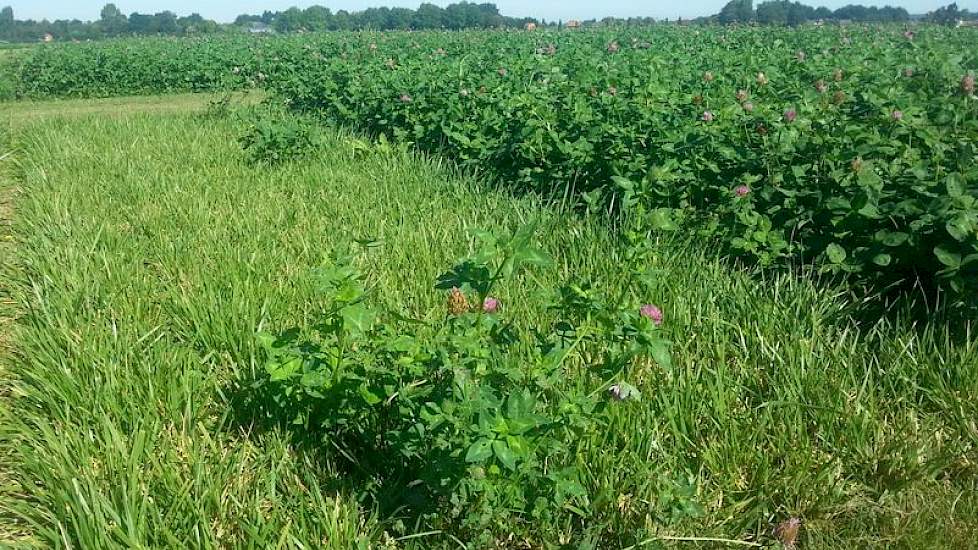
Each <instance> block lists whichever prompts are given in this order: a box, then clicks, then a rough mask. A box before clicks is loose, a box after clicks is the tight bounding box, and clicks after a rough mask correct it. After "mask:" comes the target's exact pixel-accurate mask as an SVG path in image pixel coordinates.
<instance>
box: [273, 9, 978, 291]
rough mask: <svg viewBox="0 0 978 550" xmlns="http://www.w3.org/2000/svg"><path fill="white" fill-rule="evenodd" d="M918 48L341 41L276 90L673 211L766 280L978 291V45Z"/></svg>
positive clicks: (558, 39) (538, 176)
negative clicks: (966, 84) (977, 84)
mask: <svg viewBox="0 0 978 550" xmlns="http://www.w3.org/2000/svg"><path fill="white" fill-rule="evenodd" d="M919 34H920V36H917V37H916V38H913V39H908V38H907V37H905V36H904V35H903V32H902V30H898V29H895V28H885V27H883V28H875V29H869V30H867V31H866V32H861V33H859V34H858V35H849V34H848V32H847V31H846V30H844V29H817V30H808V31H802V32H794V31H792V32H791V33H787V32H784V31H774V30H769V29H763V30H762V29H755V28H745V29H735V30H709V31H705V30H704V31H699V32H698V33H696V34H694V33H691V32H688V31H686V30H683V29H670V28H667V27H662V28H660V29H657V31H656V33H655V34H648V33H646V32H644V31H602V32H599V33H561V34H552V35H550V34H540V35H533V36H523V35H519V36H513V35H503V34H498V33H493V34H466V35H464V36H458V37H456V36H452V35H441V34H434V35H427V36H426V37H425V38H424V39H423V40H421V41H422V42H424V43H425V47H422V48H415V47H412V46H411V44H412V42H413V43H415V44H417V43H419V42H418V41H419V38H418V37H417V36H415V35H411V36H408V35H388V36H377V37H375V38H371V37H363V38H361V37H357V38H352V37H350V38H344V39H337V40H325V41H320V42H313V43H311V44H309V45H310V47H311V49H310V50H307V51H306V52H302V53H300V54H298V55H294V56H292V58H291V59H290V60H288V61H285V62H284V65H285V66H288V67H289V69H288V73H287V74H283V75H280V76H281V77H276V78H272V79H271V81H270V88H271V89H272V90H273V91H274V92H275V93H277V94H279V95H280V96H281V97H282V98H283V99H284V101H285V102H286V103H287V104H289V105H290V106H291V107H293V108H294V109H297V110H301V111H309V112H314V113H317V114H319V115H320V116H322V117H324V118H325V119H327V120H330V121H334V122H338V123H341V124H347V125H351V126H354V127H356V128H359V129H363V130H367V131H369V132H373V133H376V134H383V135H387V136H389V137H392V138H396V139H397V140H400V141H402V142H407V143H412V144H415V145H416V146H418V147H420V148H422V149H425V150H432V151H440V152H444V153H447V154H449V155H451V156H452V157H454V158H455V159H456V160H457V161H458V162H460V163H461V164H462V165H464V166H468V167H472V168H475V169H481V170H485V171H488V172H491V173H494V174H495V175H497V176H498V177H499V178H500V179H502V180H504V181H508V182H512V183H513V184H514V185H516V186H518V187H520V188H523V189H532V190H537V191H541V192H552V191H554V190H557V191H558V192H559V193H561V194H566V193H567V192H568V191H576V192H577V193H579V194H580V195H579V196H581V197H582V199H583V201H584V202H586V203H588V204H591V205H595V206H600V205H604V206H605V207H607V208H608V209H610V210H612V211H619V212H622V211H627V210H630V209H633V208H635V207H636V205H637V204H642V205H643V208H644V209H645V211H646V212H652V211H657V212H667V211H671V212H672V214H673V215H674V216H675V217H676V218H677V219H683V220H687V221H688V222H691V223H692V224H693V226H694V227H696V230H697V231H699V232H700V233H701V234H703V235H704V236H705V237H709V238H718V239H719V240H720V241H721V242H724V243H726V245H727V249H728V250H729V251H730V252H732V253H734V254H738V255H743V256H745V257H748V258H752V259H755V260H757V261H759V262H760V263H761V264H763V265H772V264H777V263H784V262H790V263H795V262H797V261H798V260H799V259H800V258H801V259H804V260H805V261H808V262H814V263H816V264H817V265H818V266H819V268H820V269H822V270H824V271H828V272H833V273H840V274H847V275H848V276H850V277H852V278H854V279H857V280H859V281H861V282H864V283H866V284H869V285H876V286H878V287H885V286H887V285H889V284H891V283H893V282H894V281H904V282H906V281H914V280H917V279H922V280H923V281H924V282H925V284H926V285H928V286H945V287H949V288H953V289H956V290H964V288H966V287H968V286H969V285H971V284H972V283H973V282H974V281H975V280H976V277H975V274H976V272H978V231H976V230H975V228H976V225H975V223H976V222H975V220H976V219H978V218H976V216H978V212H976V210H975V208H976V206H975V205H976V200H978V183H976V182H978V171H976V170H978V168H976V163H975V162H974V159H975V151H976V150H978V138H976V136H978V106H976V103H975V100H974V98H973V96H971V95H970V94H968V93H963V92H962V89H963V84H962V85H961V86H960V87H959V85H958V83H959V82H961V81H962V78H963V77H964V76H965V75H967V74H968V73H969V71H974V69H975V60H974V59H973V58H970V57H965V56H963V55H962V53H963V52H964V51H965V50H966V49H967V46H966V44H967V43H969V41H970V40H972V39H975V38H976V34H975V31H973V30H963V31H960V32H957V31H955V32H952V31H945V30H941V29H939V28H934V27H931V28H928V29H927V30H926V31H921V33H919ZM653 42H654V43H653ZM371 43H375V44H377V48H376V49H374V48H373V47H367V46H368V44H371ZM539 43H552V44H554V45H555V48H554V49H553V51H552V52H550V51H549V50H547V51H545V52H544V53H540V52H541V51H544V50H541V49H540V48H538V47H537V45H538V44H539ZM608 44H631V45H632V47H624V48H621V49H620V51H619V50H618V48H611V47H610V46H608ZM645 44H648V45H649V46H651V47H647V46H646V45H645ZM317 48H318V49H317ZM670 56H672V57H683V58H684V60H685V61H684V63H680V64H677V63H672V62H671V61H669V59H670ZM323 58H329V59H332V62H329V63H323V62H322V61H321V59H323ZM758 73H764V76H763V77H758ZM276 74H279V73H276ZM738 90H743V91H742V92H738ZM738 95H741V97H740V98H738ZM788 111H791V113H792V116H791V117H790V118H789V117H788V116H787V115H786V114H785V113H786V112H788ZM938 128H939V130H938ZM622 181H627V182H629V183H628V184H627V185H625V186H624V187H623V184H622ZM741 186H744V188H745V189H747V190H748V191H749V192H748V193H746V194H744V195H743V196H741V195H738V194H737V193H736V191H735V190H736V189H737V188H739V187H741ZM662 209H666V210H662ZM901 236H905V237H906V238H903V237H901Z"/></svg>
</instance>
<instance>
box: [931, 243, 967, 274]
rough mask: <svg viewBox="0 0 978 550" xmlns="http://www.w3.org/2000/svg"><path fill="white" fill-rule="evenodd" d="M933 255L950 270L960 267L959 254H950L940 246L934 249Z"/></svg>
mask: <svg viewBox="0 0 978 550" xmlns="http://www.w3.org/2000/svg"><path fill="white" fill-rule="evenodd" d="M934 255H935V256H937V259H938V260H940V261H941V263H942V264H944V265H946V266H947V267H949V268H951V269H957V268H959V267H961V254H957V253H955V252H951V251H950V250H948V249H946V248H944V247H942V246H937V247H934Z"/></svg>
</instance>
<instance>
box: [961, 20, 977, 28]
mask: <svg viewBox="0 0 978 550" xmlns="http://www.w3.org/2000/svg"><path fill="white" fill-rule="evenodd" d="M958 27H978V20H975V21H963V20H961V21H958Z"/></svg>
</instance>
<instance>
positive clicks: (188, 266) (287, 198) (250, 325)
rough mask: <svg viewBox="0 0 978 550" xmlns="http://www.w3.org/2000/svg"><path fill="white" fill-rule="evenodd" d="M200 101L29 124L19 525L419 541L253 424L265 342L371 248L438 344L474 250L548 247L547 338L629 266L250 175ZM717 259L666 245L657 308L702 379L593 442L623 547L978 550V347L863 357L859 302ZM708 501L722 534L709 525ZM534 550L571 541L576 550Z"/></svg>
mask: <svg viewBox="0 0 978 550" xmlns="http://www.w3.org/2000/svg"><path fill="white" fill-rule="evenodd" d="M193 100H194V101H192V102H191V101H189V98H180V97H178V98H173V99H172V101H174V102H175V105H174V106H173V107H172V108H170V107H161V106H162V105H165V104H167V101H169V100H161V99H158V98H157V99H148V98H139V99H138V100H132V102H131V103H126V102H124V101H122V100H114V101H113V102H108V103H107V104H106V105H107V106H104V107H105V108H102V107H99V108H95V107H93V104H88V103H70V102H69V103H63V102H59V103H52V104H36V105H32V106H29V107H23V106H22V108H24V109H28V110H30V111H31V112H33V113H35V114H34V115H27V114H25V113H24V112H16V111H17V106H10V105H8V106H5V107H3V108H2V109H0V112H3V113H6V114H11V113H14V112H16V114H11V121H12V123H13V124H14V125H15V126H16V127H17V128H18V129H17V135H16V140H15V141H16V145H17V151H18V168H17V186H18V187H19V188H20V189H21V193H20V195H19V196H18V197H17V201H16V213H17V215H16V220H15V222H14V228H13V231H14V233H15V234H16V235H17V241H16V245H17V249H16V254H15V256H16V257H17V262H18V266H19V267H18V273H19V275H18V277H16V278H15V279H14V281H13V282H14V284H15V289H14V290H15V292H14V294H15V295H16V296H25V297H26V298H25V299H24V300H23V301H21V303H19V304H17V309H18V310H19V319H18V323H17V331H16V335H15V336H16V337H15V341H14V343H15V345H16V346H17V353H16V354H14V355H12V356H8V357H10V358H11V359H12V361H11V362H10V364H9V370H8V372H9V374H10V375H11V377H12V378H14V380H15V383H16V385H15V386H13V387H16V392H9V391H8V393H7V394H6V395H5V396H4V397H3V400H4V401H3V405H2V406H0V413H2V422H0V457H3V459H4V460H5V461H6V464H7V465H8V466H9V468H8V474H9V475H8V477H7V478H6V479H5V480H4V481H3V483H2V484H0V525H5V526H13V527H12V529H11V532H13V529H16V530H21V529H24V530H27V531H29V532H30V533H31V535H32V537H33V538H34V539H35V540H36V542H37V543H38V544H40V545H41V546H69V547H74V548H114V547H153V548H157V547H193V548H201V547H248V546H249V545H250V546H251V547H261V548H265V547H295V548H298V547H303V546H304V547H327V548H343V549H346V548H355V547H358V545H360V547H367V546H370V545H372V546H374V547H380V546H382V544H383V542H384V541H385V540H389V539H385V534H384V532H385V531H393V527H392V524H391V523H390V522H388V521H387V519H388V518H377V517H376V516H375V514H373V513H372V512H371V509H370V506H369V504H367V505H364V503H362V502H360V501H358V500H357V498H356V496H357V494H358V491H359V490H360V489H361V487H357V486H353V485H351V484H350V483H349V482H348V476H347V475H346V473H347V472H348V471H349V470H347V469H345V468H344V460H343V459H342V458H341V457H338V456H336V454H335V453H332V452H331V451H330V448H329V447H328V446H326V447H324V448H323V449H317V450H316V452H313V453H303V452H297V450H296V449H295V448H294V447H293V445H292V444H291V443H292V440H291V437H290V434H289V433H288V432H286V431H279V430H267V431H265V430H259V429H258V428H257V425H256V424H250V423H248V422H242V421H241V417H242V416H245V417H246V416H247V412H248V411H242V410H238V409H237V408H236V407H237V403H238V401H237V400H236V397H239V396H240V395H241V394H242V393H243V392H247V391H248V385H247V384H248V382H249V381H250V380H252V379H254V378H255V377H256V376H261V373H262V359H263V356H262V354H261V352H260V350H259V348H258V346H257V345H256V342H255V338H254V333H255V331H256V329H258V328H259V327H261V328H263V329H266V330H272V331H274V330H278V329H282V328H285V327H288V326H290V325H292V324H295V323H300V324H301V323H306V322H309V320H310V319H313V318H315V316H316V313H317V312H318V311H319V309H320V308H321V307H322V306H323V304H322V298H321V294H320V292H319V290H318V286H317V281H316V279H315V276H314V275H313V271H312V270H313V269H314V268H315V267H317V266H320V265H322V264H323V263H324V262H325V261H327V260H328V258H329V256H330V253H331V251H332V250H333V249H334V248H336V247H337V246H339V244H340V243H341V242H342V241H343V240H345V239H350V238H370V239H373V240H376V241H378V242H380V243H381V246H379V247H378V248H377V249H376V250H374V251H372V252H371V253H370V255H368V256H367V257H366V259H364V260H363V261H362V262H361V268H362V269H364V270H365V271H366V272H367V273H368V275H369V279H370V282H371V286H372V287H374V288H376V299H378V300H380V301H383V302H386V303H389V304H395V305H397V306H398V307H399V308H402V309H403V310H404V311H406V312H407V313H408V314H410V315H426V314H432V313H431V312H439V311H443V310H441V309H439V308H440V307H442V306H443V304H444V299H445V296H444V294H443V293H442V292H440V291H436V290H434V289H433V288H432V284H433V281H434V279H435V277H436V276H437V275H438V274H439V273H441V272H442V271H444V270H445V269H446V268H447V267H449V266H451V265H452V263H453V262H454V261H455V260H456V259H457V258H459V257H461V256H464V255H465V254H466V253H467V252H468V250H469V246H470V240H469V237H468V235H467V231H468V230H470V229H488V230H495V231H499V230H504V229H514V228H518V227H520V226H522V225H523V224H525V223H527V222H528V221H531V220H536V221H538V222H539V223H540V224H541V231H540V235H541V241H542V242H541V245H542V246H543V247H545V248H546V249H547V251H548V252H549V253H550V254H551V255H553V256H554V257H555V259H556V267H555V268H554V269H553V270H551V271H548V272H546V273H539V274H536V275H535V277H534V278H533V280H530V279H529V278H528V279H526V280H519V281H517V282H515V283H514V284H512V285H511V286H507V287H506V288H501V289H500V292H499V297H500V299H501V300H502V303H503V304H504V311H505V314H506V315H507V316H511V317H512V318H513V319H514V321H515V322H516V323H517V324H519V323H520V321H521V320H525V319H529V318H532V319H546V315H547V311H546V300H545V299H544V297H543V296H544V295H545V294H546V290H548V289H553V288H556V286H557V285H558V284H560V282H561V281H565V280H586V281H591V282H592V283H593V285H594V288H596V289H598V290H599V291H608V292H612V291H614V290H615V289H616V288H618V284H619V282H620V277H621V273H620V268H619V266H620V263H621V258H620V252H621V251H620V248H619V247H618V244H617V243H616V241H615V238H614V237H613V235H611V234H610V233H609V232H608V231H606V230H605V229H604V226H603V225H602V224H601V223H600V222H599V221H596V220H589V219H585V218H581V217H579V216H576V215H572V214H567V213H562V212H559V211H556V210H554V209H553V208H550V207H548V206H547V205H545V204H543V203H541V202H540V201H539V200H536V199H534V198H532V197H513V196H511V195H507V194H504V193H499V192H496V191H493V190H491V189H488V188H487V187H486V186H485V185H483V184H481V183H480V182H479V181H476V180H473V179H471V178H465V177H460V176H459V175H458V174H456V173H454V172H453V171H452V170H451V169H449V168H447V167H445V166H444V165H442V164H441V163H439V161H437V160H436V159H435V160H433V159H428V158H424V157H419V156H416V155H413V154H410V153H403V152H398V151H396V150H393V149H392V148H391V147H382V146H378V145H375V144H370V143H366V142H364V141H362V140H360V139H358V138H355V137H353V136H351V135H349V134H346V133H342V132H337V133H332V134H330V135H329V136H328V139H327V146H326V147H324V148H323V150H322V151H320V152H318V153H317V154H315V155H313V156H312V157H310V158H307V159H303V160H301V161H297V162H293V163H286V164H284V165H281V166H275V167H268V166H256V165H253V164H250V163H249V162H248V161H247V157H246V156H245V154H244V153H243V152H242V151H241V149H240V146H239V145H238V143H237V142H236V140H235V138H236V136H238V135H240V134H241V133H242V132H243V131H244V128H243V126H242V125H241V124H240V123H239V122H237V121H235V120H234V119H233V118H232V119H227V118H214V117H210V118H207V117H204V116H202V111H203V110H204V109H205V107H206V99H205V98H203V97H194V98H193ZM144 102H146V103H144ZM185 102H186V103H185ZM144 104H148V105H153V107H147V108H146V109H142V110H141V109H140V105H144ZM176 104H182V105H183V107H181V108H178V107H177V106H176ZM191 104H192V105H191ZM54 105H60V106H61V108H56V107H54ZM187 107H189V108H187ZM188 110H189V111H196V112H184V111H188ZM8 189H9V187H8ZM703 248H704V247H703V246H701V245H699V244H697V243H695V242H692V243H684V242H679V243H678V244H677V243H669V242H663V243H661V244H660V251H659V253H658V255H657V256H656V258H655V259H654V261H653V262H652V264H653V265H650V266H649V267H650V268H652V269H654V270H655V273H656V279H655V287H654V289H653V290H652V291H651V292H652V293H653V295H651V296H648V297H643V299H647V300H648V301H652V302H655V303H657V304H658V305H660V306H661V307H662V309H663V310H664V312H665V322H664V324H663V330H664V331H666V332H667V334H668V336H669V337H670V339H671V340H673V341H674V342H675V347H674V355H675V359H674V360H675V367H674V369H672V370H671V371H669V372H664V371H661V370H658V369H649V370H648V371H645V372H642V373H640V376H638V377H637V378H636V379H635V380H634V383H635V384H636V385H637V386H638V387H639V388H640V389H641V391H642V395H643V401H642V402H641V403H640V404H639V403H633V404H629V405H628V406H623V407H618V408H615V409H611V410H612V412H611V413H609V415H608V417H607V419H606V420H607V426H606V429H605V431H603V432H602V433H601V434H599V435H598V436H596V437H594V438H593V439H588V440H584V441H579V442H576V443H577V444H578V446H579V449H578V452H579V467H580V468H581V470H582V471H583V474H582V477H583V483H584V484H585V485H586V489H587V491H588V492H589V494H590V495H592V500H593V506H592V507H591V508H590V509H589V510H587V512H586V513H587V519H586V521H587V523H588V527H589V528H590V529H592V532H593V533H594V535H595V536H596V537H598V540H599V544H598V545H599V547H601V548H616V547H621V546H628V545H630V544H635V543H638V542H641V541H642V540H646V539H645V538H644V537H640V536H638V535H636V533H638V532H639V530H644V531H643V532H645V533H647V534H649V538H651V536H652V535H661V536H662V537H673V538H676V537H702V538H711V537H712V538H725V539H737V540H742V541H758V540H761V541H769V540H770V535H769V533H770V529H771V524H772V523H773V522H776V521H779V520H781V519H784V518H787V517H790V516H799V517H802V518H803V519H804V520H805V524H804V531H803V533H804V534H803V537H804V538H803V541H804V542H805V543H806V544H809V547H812V548H832V547H838V548H849V547H854V546H855V547H862V546H874V545H876V546H896V547H910V548H912V547H920V546H921V545H923V544H929V545H930V546H931V547H951V548H957V547H967V545H968V544H970V543H971V542H973V540H974V535H975V525H978V522H976V521H975V520H976V516H975V514H976V510H978V497H976V494H975V482H974V480H975V479H976V476H975V473H976V469H975V464H976V459H978V457H976V455H975V445H976V443H978V435H976V432H975V431H974V422H973V418H975V417H978V409H976V404H975V403H974V402H973V399H972V396H973V395H976V394H978V375H976V373H975V369H974V365H975V364H978V344H976V343H975V342H973V341H970V340H969V341H968V342H964V343H961V342H953V341H950V339H948V338H946V333H945V332H943V331H942V329H941V328H940V327H928V328H927V329H925V330H919V329H911V328H910V327H906V326H904V325H902V324H899V323H890V322H881V323H880V324H879V325H878V326H875V327H872V328H870V329H866V330H863V329H858V328H856V327H855V326H854V325H853V324H851V323H848V322H847V321H846V319H845V317H844V315H845V311H846V306H847V303H846V300H845V297H844V296H842V295H841V294H840V293H838V292H834V291H833V290H832V289H831V288H825V287H821V286H818V285H816V284H814V283H812V282H810V281H806V280H804V279H799V278H795V277H793V276H789V275H784V276H767V277H764V276H761V275H759V274H757V273H753V272H746V271H743V270H737V269H732V268H731V267H730V266H729V265H728V264H725V263H723V262H721V261H718V260H717V259H716V258H713V257H712V256H711V253H710V252H709V251H708V250H703ZM8 250H10V249H9V246H8V248H6V249H4V250H3V251H4V252H7V251H8ZM4 257H5V258H9V257H11V255H7V254H5V255H4ZM525 343H526V342H525ZM527 345H532V344H529V343H527ZM5 378H6V377H5ZM4 387H5V388H8V389H10V388H11V386H10V385H9V384H5V385H4ZM680 476H682V477H684V478H685V479H689V478H692V479H693V481H694V483H695V491H694V493H693V494H692V495H686V496H684V495H683V494H678V493H676V490H675V487H676V485H675V484H676V479H677V478H678V477H680ZM686 476H688V477H686ZM669 491H672V493H670V492H669ZM663 495H666V496H668V497H669V498H667V499H665V501H664V500H663V498H664V497H663ZM669 495H671V496H669ZM670 498H671V499H672V500H669V499H670ZM684 498H688V499H695V502H696V503H697V504H699V505H700V507H701V509H702V512H701V513H700V514H698V515H693V514H691V515H688V516H687V515H683V514H682V513H681V512H682V510H683V506H684V505H686V504H688V502H686V501H684V500H682V499H684ZM663 502H664V503H663ZM533 528H534V529H533V531H532V535H533V536H535V537H539V539H540V540H551V541H552V540H557V539H559V537H560V536H562V532H563V531H562V529H563V528H564V526H563V525H560V524H558V523H553V524H546V523H540V524H537V525H533ZM406 530H407V531H408V532H416V531H424V526H407V527H406ZM0 532H2V531H0ZM507 535H508V533H500V537H501V538H505V537H506V536H507ZM0 540H2V539H0ZM414 542H415V543H416V544H418V545H419V546H420V547H437V546H439V545H442V544H443V545H444V546H447V547H453V548H455V547H457V545H455V544H454V543H453V542H452V541H450V540H438V539H436V538H434V537H427V536H426V537H419V538H418V539H414ZM573 542H579V541H573Z"/></svg>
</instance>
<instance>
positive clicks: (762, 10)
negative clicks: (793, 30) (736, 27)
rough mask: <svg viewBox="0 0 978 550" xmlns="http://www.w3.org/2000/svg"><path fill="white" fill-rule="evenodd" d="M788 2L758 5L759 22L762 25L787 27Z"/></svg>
mask: <svg viewBox="0 0 978 550" xmlns="http://www.w3.org/2000/svg"><path fill="white" fill-rule="evenodd" d="M786 4H787V2H782V1H779V0H775V1H773V2H764V3H761V4H758V5H757V22H758V23H760V24H762V25H786V24H787V23H788V10H787V9H786Z"/></svg>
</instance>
